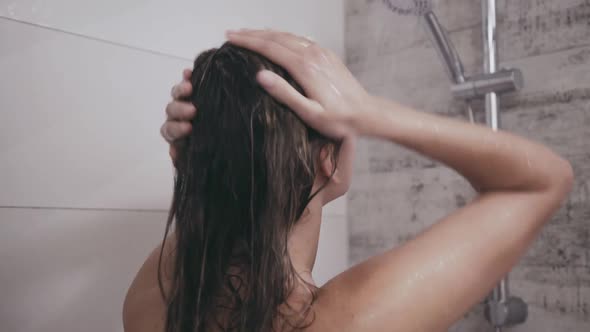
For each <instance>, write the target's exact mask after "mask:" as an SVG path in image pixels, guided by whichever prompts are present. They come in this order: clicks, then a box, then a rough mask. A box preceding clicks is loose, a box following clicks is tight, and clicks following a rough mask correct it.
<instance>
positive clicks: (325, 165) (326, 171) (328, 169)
mask: <svg viewBox="0 0 590 332" xmlns="http://www.w3.org/2000/svg"><path fill="white" fill-rule="evenodd" d="M319 158H320V160H319V172H320V174H321V175H322V177H324V178H325V179H328V178H330V177H332V179H331V181H332V182H335V183H339V182H340V181H341V179H340V178H339V174H338V168H337V164H336V160H335V159H334V145H333V144H326V145H325V146H324V147H322V149H321V150H320V156H319Z"/></svg>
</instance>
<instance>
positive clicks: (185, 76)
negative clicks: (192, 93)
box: [182, 68, 193, 81]
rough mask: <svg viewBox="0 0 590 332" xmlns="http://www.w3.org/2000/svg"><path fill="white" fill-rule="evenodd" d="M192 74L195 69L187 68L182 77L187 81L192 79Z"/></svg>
mask: <svg viewBox="0 0 590 332" xmlns="http://www.w3.org/2000/svg"><path fill="white" fill-rule="evenodd" d="M192 74H193V71H192V70H191V69H188V68H187V69H185V70H183V71H182V79H183V80H185V81H190V79H191V75H192Z"/></svg>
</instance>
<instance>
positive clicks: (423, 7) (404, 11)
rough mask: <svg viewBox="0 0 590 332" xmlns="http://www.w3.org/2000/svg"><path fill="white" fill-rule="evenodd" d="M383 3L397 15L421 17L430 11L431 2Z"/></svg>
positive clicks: (387, 0) (396, 0) (393, 0)
mask: <svg viewBox="0 0 590 332" xmlns="http://www.w3.org/2000/svg"><path fill="white" fill-rule="evenodd" d="M383 3H384V4H385V6H387V8H389V10H391V11H392V12H394V13H396V14H399V15H413V16H423V15H425V14H426V13H428V12H430V11H431V10H432V0H383Z"/></svg>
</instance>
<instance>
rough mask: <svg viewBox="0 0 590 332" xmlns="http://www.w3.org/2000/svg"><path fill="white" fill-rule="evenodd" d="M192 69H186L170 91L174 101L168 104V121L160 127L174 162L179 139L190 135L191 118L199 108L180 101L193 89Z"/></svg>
mask: <svg viewBox="0 0 590 332" xmlns="http://www.w3.org/2000/svg"><path fill="white" fill-rule="evenodd" d="M191 74H192V71H191V70H190V69H185V70H184V71H183V73H182V82H180V83H178V84H176V85H175V86H174V87H172V91H171V92H170V94H171V96H172V99H173V100H172V101H171V102H169V103H168V105H167V106H166V121H165V122H164V124H163V125H162V128H160V133H161V134H162V137H164V139H165V140H166V142H168V143H169V144H170V158H172V161H173V162H174V161H175V160H176V156H177V154H178V151H177V145H178V143H177V142H178V141H179V140H180V139H182V138H185V137H186V136H188V135H189V134H190V132H191V130H192V126H191V122H190V121H191V120H192V119H193V118H194V117H195V114H196V113H197V109H196V108H195V106H194V105H193V104H191V103H189V102H184V101H180V99H181V98H183V97H188V96H190V94H191V93H192V91H193V86H192V85H191V82H190V77H191Z"/></svg>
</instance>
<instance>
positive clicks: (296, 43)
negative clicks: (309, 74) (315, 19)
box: [238, 29, 314, 54]
mask: <svg viewBox="0 0 590 332" xmlns="http://www.w3.org/2000/svg"><path fill="white" fill-rule="evenodd" d="M238 33H239V34H242V35H248V36H252V37H259V38H264V39H268V40H272V41H274V42H276V43H277V44H280V45H282V46H284V47H286V48H288V49H290V50H291V51H293V52H295V53H298V54H303V52H304V51H305V49H306V48H308V47H310V46H312V45H314V42H313V41H311V40H309V39H308V38H305V37H300V36H296V35H294V34H292V33H288V32H282V31H274V30H268V29H266V30H242V31H239V32H238Z"/></svg>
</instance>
